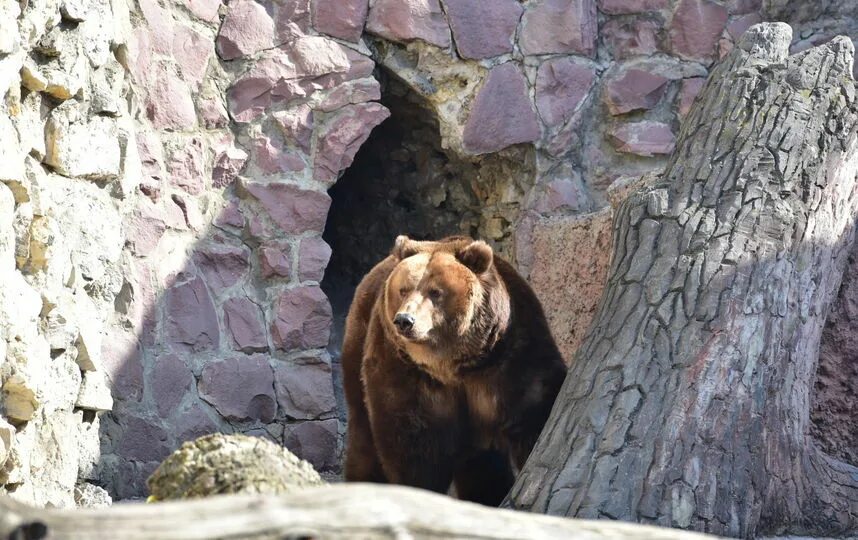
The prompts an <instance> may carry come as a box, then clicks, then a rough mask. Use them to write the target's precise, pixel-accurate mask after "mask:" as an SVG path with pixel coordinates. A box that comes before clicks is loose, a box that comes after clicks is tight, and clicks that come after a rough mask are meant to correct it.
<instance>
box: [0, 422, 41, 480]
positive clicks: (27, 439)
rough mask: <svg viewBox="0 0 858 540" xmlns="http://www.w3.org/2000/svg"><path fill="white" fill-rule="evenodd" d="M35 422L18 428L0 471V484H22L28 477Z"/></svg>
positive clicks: (34, 440)
mask: <svg viewBox="0 0 858 540" xmlns="http://www.w3.org/2000/svg"><path fill="white" fill-rule="evenodd" d="M36 431H37V428H36V422H28V423H27V424H24V425H23V426H18V428H17V431H16V433H15V438H14V439H13V441H12V447H11V448H10V450H9V455H8V456H7V458H6V464H5V465H4V466H3V468H2V470H0V483H2V484H18V485H20V484H22V483H23V482H24V481H25V480H26V479H28V478H29V477H30V455H31V454H32V451H33V447H34V446H35V445H36Z"/></svg>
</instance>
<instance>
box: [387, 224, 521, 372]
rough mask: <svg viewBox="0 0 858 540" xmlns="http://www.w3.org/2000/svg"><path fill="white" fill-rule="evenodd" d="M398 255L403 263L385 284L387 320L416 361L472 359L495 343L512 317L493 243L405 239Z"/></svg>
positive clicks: (396, 251)
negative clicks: (426, 241)
mask: <svg viewBox="0 0 858 540" xmlns="http://www.w3.org/2000/svg"><path fill="white" fill-rule="evenodd" d="M392 254H393V255H394V257H396V258H397V259H398V260H399V263H398V264H397V265H396V267H395V268H394V270H393V272H392V273H391V274H390V276H389V277H388V280H387V283H386V284H385V290H384V310H383V311H384V317H385V318H386V321H385V324H386V326H387V327H388V329H389V330H390V332H391V333H392V334H393V335H395V336H396V339H397V340H398V341H399V342H400V343H402V344H403V345H404V347H405V349H406V351H407V352H408V353H409V354H410V356H411V357H412V358H414V359H415V361H417V362H418V363H427V362H437V361H440V359H441V358H447V359H451V360H456V359H459V358H466V357H470V356H475V355H479V354H480V352H482V350H483V349H484V348H485V347H486V346H487V345H491V344H493V340H496V339H497V336H498V334H499V333H500V332H502V331H503V329H504V328H505V325H506V322H507V321H508V318H509V296H508V294H507V292H506V290H505V288H504V285H503V282H502V280H501V279H500V276H499V274H498V272H497V268H496V266H495V259H494V252H493V251H492V248H491V246H489V245H488V244H486V243H485V242H482V241H480V240H473V239H471V238H467V237H450V238H445V239H443V240H440V241H438V242H433V243H429V244H427V243H422V242H416V241H414V240H410V239H408V238H407V237H399V238H397V242H396V245H395V247H394V250H393V253H392ZM421 359H423V360H425V362H424V361H421Z"/></svg>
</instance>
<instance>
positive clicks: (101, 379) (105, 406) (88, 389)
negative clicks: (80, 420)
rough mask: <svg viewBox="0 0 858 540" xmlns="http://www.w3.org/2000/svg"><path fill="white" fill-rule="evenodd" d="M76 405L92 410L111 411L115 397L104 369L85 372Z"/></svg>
mask: <svg viewBox="0 0 858 540" xmlns="http://www.w3.org/2000/svg"><path fill="white" fill-rule="evenodd" d="M75 407H77V408H79V409H86V410H90V411H109V410H111V409H112V408H113V397H111V395H110V386H109V385H108V384H107V377H106V376H105V374H104V372H103V371H86V372H84V374H83V382H82V383H81V385H80V392H79V393H78V395H77V401H76V402H75Z"/></svg>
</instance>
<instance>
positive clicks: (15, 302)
mask: <svg viewBox="0 0 858 540" xmlns="http://www.w3.org/2000/svg"><path fill="white" fill-rule="evenodd" d="M0 283H2V284H3V286H2V287H0V339H5V340H6V341H7V342H9V347H10V349H11V348H12V347H13V346H14V345H16V343H26V342H27V341H28V339H27V338H29V337H30V336H32V335H34V332H35V330H36V321H37V320H38V317H39V313H40V312H41V311H42V297H41V295H40V294H39V293H38V291H36V290H35V289H33V288H32V287H31V286H30V284H29V283H27V281H26V280H25V279H24V276H22V275H21V273H20V272H17V271H14V270H12V271H8V272H2V273H0Z"/></svg>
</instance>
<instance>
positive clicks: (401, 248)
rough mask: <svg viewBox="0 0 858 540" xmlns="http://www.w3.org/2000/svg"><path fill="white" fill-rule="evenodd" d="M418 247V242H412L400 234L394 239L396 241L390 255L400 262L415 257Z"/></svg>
mask: <svg viewBox="0 0 858 540" xmlns="http://www.w3.org/2000/svg"><path fill="white" fill-rule="evenodd" d="M419 246H420V242H417V241H416V240H412V239H410V238H408V237H407V236H406V235H404V234H400V235H399V236H397V237H396V241H395V242H394V243H393V249H392V250H391V252H390V254H391V255H393V256H394V257H396V258H397V259H399V260H400V261H401V260H402V259H406V258H408V257H410V256H412V255H416V254H417V251H418V250H419Z"/></svg>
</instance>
